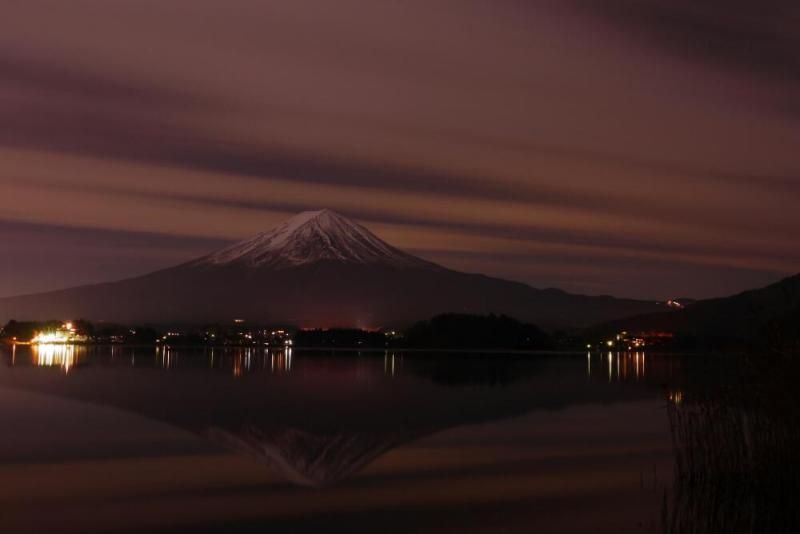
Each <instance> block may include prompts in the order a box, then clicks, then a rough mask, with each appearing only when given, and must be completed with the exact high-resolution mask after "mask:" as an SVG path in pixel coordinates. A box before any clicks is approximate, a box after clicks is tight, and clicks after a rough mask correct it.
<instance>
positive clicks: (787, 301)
mask: <svg viewBox="0 0 800 534" xmlns="http://www.w3.org/2000/svg"><path fill="white" fill-rule="evenodd" d="M798 309H800V274H798V275H794V276H791V277H789V278H785V279H783V280H781V281H780V282H777V283H775V284H772V285H770V286H767V287H764V288H761V289H754V290H750V291H745V292H743V293H739V294H738V295H733V296H731V297H724V298H716V299H709V300H701V301H698V302H696V303H695V304H693V305H691V306H688V307H686V308H685V309H683V310H680V311H675V312H669V313H652V314H645V315H637V316H634V317H629V318H627V319H621V320H615V321H612V322H608V323H605V324H602V325H600V326H598V327H596V328H593V329H592V331H598V332H599V331H602V332H614V331H620V330H629V331H634V332H636V331H653V330H660V331H668V332H674V333H676V334H679V335H684V336H691V337H694V338H698V339H706V340H711V339H726V340H741V341H749V340H754V339H756V338H758V337H760V336H761V335H762V334H763V333H764V331H765V329H767V327H768V326H769V325H773V324H776V322H781V321H785V320H786V319H785V318H786V317H790V316H791V314H793V313H795V314H796V312H797V310H798Z"/></svg>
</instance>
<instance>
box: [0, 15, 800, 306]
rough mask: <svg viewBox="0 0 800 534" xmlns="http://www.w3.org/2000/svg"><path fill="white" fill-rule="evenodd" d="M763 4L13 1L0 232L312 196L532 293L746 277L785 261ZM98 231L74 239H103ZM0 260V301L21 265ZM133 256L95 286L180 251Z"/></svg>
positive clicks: (794, 164) (163, 220)
mask: <svg viewBox="0 0 800 534" xmlns="http://www.w3.org/2000/svg"><path fill="white" fill-rule="evenodd" d="M726 6H727V8H726ZM772 7H774V9H773V10H772V11H769V12H768V13H767V14H763V15H755V14H754V15H753V16H752V17H751V16H748V14H749V13H750V10H751V9H752V6H751V5H750V4H749V3H745V2H733V3H728V4H726V5H725V6H723V5H722V3H721V2H716V1H714V2H707V3H703V4H702V5H698V4H693V3H689V2H674V3H672V2H662V1H658V0H652V1H646V2H628V1H626V0H618V1H614V2H591V1H588V0H587V1H584V0H574V1H570V2H555V1H545V2H541V3H537V4H535V5H530V4H525V3H519V2H496V3H487V2H481V1H477V0H475V1H472V0H470V1H459V2H456V1H455V0H447V1H444V2H441V3H436V4H435V5H432V4H430V3H428V2H422V1H421V0H420V1H412V2H404V3H402V4H394V3H381V2H377V3H376V2H367V1H366V0H343V1H342V2H339V3H337V4H336V7H335V9H334V8H333V7H332V6H331V5H330V4H329V3H326V2H322V1H308V2H289V1H283V0H276V1H272V2H251V1H248V0H241V1H237V2H233V3H229V4H226V6H225V7H221V6H220V5H219V4H218V3H217V2H211V1H206V0H198V1H193V2H188V1H186V2H171V3H168V4H166V3H163V2H155V1H150V0H145V1H135V2H134V1H120V2H115V3H113V4H109V3H107V2H103V1H100V0H76V1H75V2H70V3H69V5H66V4H64V3H63V2H59V1H56V0H43V1H38V2H24V3H23V2H19V3H13V4H9V5H8V6H7V7H6V12H7V15H8V16H6V17H4V19H3V21H0V220H3V221H6V223H5V224H6V225H9V224H10V225H11V226H6V227H5V228H7V230H6V232H8V235H22V234H18V232H19V230H15V229H14V228H17V227H14V226H13V225H14V224H23V225H44V227H48V228H53V229H61V230H54V231H56V232H57V233H58V232H60V233H61V234H62V235H63V236H64V239H62V240H60V241H59V243H60V244H59V245H58V246H59V247H62V248H63V250H64V251H69V250H71V247H73V245H74V243H73V240H74V239H75V236H76V235H77V234H76V233H75V232H81V231H98V230H107V231H110V232H111V234H109V235H119V236H125V235H134V234H135V235H145V236H151V237H148V239H152V240H153V243H156V242H158V243H173V242H174V240H175V239H176V238H177V239H180V238H186V239H187V240H188V241H187V242H192V243H195V244H198V243H207V244H213V243H218V242H223V241H229V240H233V239H237V238H242V237H246V236H248V235H251V234H253V233H256V232H259V231H262V230H265V229H268V228H269V227H271V226H272V225H274V224H276V223H278V222H279V221H280V220H282V219H283V218H285V217H286V216H288V215H289V214H290V213H293V212H295V211H298V210H301V209H307V208H317V207H330V208H333V209H337V210H340V211H342V212H344V213H346V214H348V215H351V216H353V217H356V218H359V219H360V220H362V221H363V222H364V223H365V224H367V225H368V226H370V227H371V228H373V229H374V230H375V231H376V232H378V233H379V234H380V235H381V236H382V237H384V238H386V239H389V240H390V241H392V242H394V243H395V244H397V245H399V246H401V247H404V248H408V249H411V250H413V251H415V252H418V253H420V254H422V255H424V256H426V257H429V258H431V259H435V260H437V261H441V262H443V263H445V264H446V265H450V266H452V267H454V268H463V269H470V270H473V269H476V270H481V271H484V272H487V273H489V274H498V275H503V276H510V277H512V278H515V279H519V280H524V281H526V282H529V283H531V284H533V285H536V286H565V287H566V286H569V287H571V288H574V289H581V290H585V291H589V292H593V293H615V294H621V295H630V296H647V297H663V296H668V295H673V296H674V295H675V294H681V295H686V294H691V295H697V296H706V295H713V294H720V293H724V292H730V291H734V290H737V289H742V288H745V287H748V286H751V285H755V284H757V283H761V282H763V281H764V280H766V279H769V278H770V277H771V278H773V279H774V278H778V277H780V276H782V275H783V274H788V273H790V272H794V271H797V270H798V267H799V266H800V253H798V252H797V250H796V249H797V247H796V242H797V241H798V238H800V235H798V228H800V213H798V212H797V210H795V209H794V204H795V203H796V199H797V198H798V197H800V183H799V182H798V180H800V160H798V159H797V157H796V150H797V148H796V147H797V146H798V142H800V129H799V128H798V116H796V115H792V114H791V113H788V112H787V113H781V112H776V109H778V108H779V107H780V106H779V101H780V102H783V103H786V102H788V100H787V98H788V97H789V96H790V95H791V94H793V91H795V89H796V81H797V80H796V79H794V78H793V75H792V72H791V71H792V66H793V65H794V61H795V60H796V59H797V56H796V52H797V48H796V47H795V45H796V42H797V41H796V37H795V36H794V34H793V33H792V32H790V31H788V30H789V27H790V24H788V21H791V20H793V17H795V16H796V8H794V7H793V5H792V4H789V3H787V2H775V3H774V5H773V6H772ZM640 30H643V31H640ZM647 32H650V33H652V34H653V35H652V39H650V38H649V37H648V36H645V35H643V34H642V33H647ZM648 35H649V34H648ZM578 36H579V37H580V38H578ZM747 36H750V37H751V38H752V42H753V46H752V49H751V50H749V51H747V50H740V48H741V47H740V46H739V45H738V44H736V45H735V46H734V45H731V46H726V45H725V44H726V43H728V44H731V43H732V42H733V41H735V40H736V39H740V38H747ZM717 48H719V49H717ZM795 94H796V93H795ZM15 232H16V234H15ZM165 239H166V240H167V241H164V240H165ZM42 243H44V241H42ZM42 246H45V245H44V244H43V245H42ZM53 246H54V245H53V243H52V242H48V244H47V247H53ZM103 247H106V245H103V246H102V247H101V246H100V245H98V250H97V251H96V252H97V254H96V255H93V254H94V253H93V254H89V253H88V252H81V254H87V255H86V256H85V257H87V258H89V257H92V258H99V257H102V255H103V254H106V256H105V257H108V258H112V257H117V258H119V257H121V255H123V253H122V252H119V251H115V250H111V249H109V248H103ZM56 248H58V247H56ZM200 249H202V246H200V247H192V248H191V249H182V250H185V252H186V258H185V259H190V257H191V254H194V253H195V252H197V251H198V250H200ZM75 250H77V249H75ZM190 253H191V254H190ZM0 254H3V256H2V257H0V260H3V262H2V264H3V265H4V267H3V268H2V270H1V271H0V272H2V274H3V276H4V278H5V279H7V280H9V281H8V282H6V284H5V285H4V286H2V287H0V293H2V294H9V293H13V292H15V291H14V289H13V288H14V284H15V282H14V277H15V276H18V275H15V272H17V271H19V269H18V268H15V267H13V265H14V264H15V263H16V265H20V264H25V262H33V261H35V260H34V255H32V254H31V253H27V252H26V253H24V254H23V253H22V252H17V253H16V254H15V256H14V261H9V260H10V259H11V257H10V255H9V254H10V253H9V252H8V251H6V252H2V253H0ZM148 254H149V255H148V256H147V259H144V257H143V259H142V261H140V262H137V260H136V258H135V257H131V258H128V264H127V265H128V266H129V267H130V268H126V269H119V268H118V267H113V266H111V267H109V268H108V273H107V274H108V276H107V277H104V279H109V278H113V277H114V276H115V275H116V274H118V275H119V276H122V275H126V276H127V275H129V274H130V273H131V272H132V271H135V270H136V269H135V266H136V265H137V264H138V265H139V267H140V270H141V272H144V271H145V270H148V269H150V268H152V266H153V265H154V263H158V262H157V261H156V260H157V257H159V255H160V256H161V257H162V258H163V265H164V266H168V265H169V264H170V263H174V262H175V260H176V257H175V254H170V253H168V252H166V251H165V249H164V248H163V247H161V246H154V247H153V249H152V251H151V252H150V253H148ZM26 255H27V256H26ZM26 258H27V259H26ZM154 258H155V259H154ZM92 261H95V260H92ZM112 263H113V262H112ZM118 264H119V262H118ZM77 265H78V264H75V265H72V266H70V267H69V268H65V269H63V274H62V278H61V279H62V280H63V284H69V283H73V282H74V281H76V280H77V279H78V278H80V277H78V276H76V274H75V272H76V270H79V267H78V266H77ZM644 271H647V272H648V273H649V274H646V273H645V272H644ZM57 279H58V277H55V278H54V277H49V278H46V279H45V278H42V280H43V281H42V283H41V284H39V286H37V284H35V283H34V282H32V281H31V280H30V279H28V281H26V282H24V283H23V282H22V281H20V282H19V286H20V287H23V286H24V287H25V288H26V290H27V289H30V288H35V289H45V288H46V287H48V286H49V285H52V286H57V285H63V284H58V283H57V282H56V281H55V280H57ZM20 280H21V278H20ZM567 282H568V283H567Z"/></svg>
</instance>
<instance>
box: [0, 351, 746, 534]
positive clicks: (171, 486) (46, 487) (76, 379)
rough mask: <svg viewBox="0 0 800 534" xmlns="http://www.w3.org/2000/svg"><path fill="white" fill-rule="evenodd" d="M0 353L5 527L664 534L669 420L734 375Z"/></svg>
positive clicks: (458, 358) (582, 365) (677, 369)
mask: <svg viewBox="0 0 800 534" xmlns="http://www.w3.org/2000/svg"><path fill="white" fill-rule="evenodd" d="M0 351H1V352H0V356H1V357H2V360H1V361H2V365H0V425H1V426H2V428H3V440H2V443H0V481H2V484H0V529H2V531H3V532H42V531H45V530H47V529H52V530H53V531H58V532H127V531H130V532H141V531H143V530H146V531H148V532H150V531H165V532H166V531H182V530H185V531H192V532H198V531H200V532H204V531H209V532H211V531H228V532H230V531H248V530H253V531H264V530H265V528H270V529H277V530H276V531H279V532H280V531H291V532H320V531H342V532H353V531H357V532H358V531H363V532H374V531H380V532H408V531H414V532H463V531H465V530H470V531H500V532H531V531H537V532H598V533H604V532H608V533H625V532H661V531H662V530H664V529H665V524H667V523H668V522H669V521H670V520H669V519H665V517H669V516H671V515H676V514H678V512H681V510H683V508H681V506H682V505H681V504H680V498H677V499H676V494H675V491H674V486H675V481H674V477H675V476H676V473H678V472H679V471H676V465H678V464H677V463H676V455H675V447H674V445H673V440H672V435H673V433H672V429H674V428H675V424H676V419H675V417H674V414H675V413H677V412H676V411H675V410H680V409H681V405H682V404H683V403H686V402H688V397H690V396H697V392H702V391H706V390H709V389H714V388H717V387H719V386H721V385H724V384H726V383H728V382H731V383H733V381H735V380H736V376H737V372H736V371H735V369H734V368H735V366H733V365H730V364H729V363H728V362H730V361H731V357H725V356H717V357H712V356H702V355H685V356H681V355H660V354H645V353H603V354H600V353H592V354H524V355H523V354H483V355H481V354H472V353H464V354H442V353H439V354H429V353H423V352H407V353H402V352H385V353H384V352H361V353H359V352H355V351H353V352H336V353H330V352H315V351H303V350H292V349H289V350H286V351H278V352H275V351H267V350H265V349H260V348H253V349H250V348H215V349H211V348H173V349H169V348H165V347H161V348H134V347H121V346H112V347H66V346H42V347H29V346H17V347H3V348H1V349H0ZM670 414H673V416H671V415H670ZM677 423H678V424H680V421H678V422H677ZM678 497H680V496H678ZM673 502H675V503H678V504H677V505H674V504H672V503H673ZM670 510H671V511H670ZM676 510H677V512H676ZM684 512H685V510H684ZM701 512H702V510H701ZM681 513H682V512H681ZM691 513H698V512H697V511H696V510H695V511H693V512H691ZM665 521H666V522H667V523H665Z"/></svg>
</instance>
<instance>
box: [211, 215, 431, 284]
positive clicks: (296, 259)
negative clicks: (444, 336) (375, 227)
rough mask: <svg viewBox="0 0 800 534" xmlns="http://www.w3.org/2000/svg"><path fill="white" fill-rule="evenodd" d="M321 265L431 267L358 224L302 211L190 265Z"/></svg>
mask: <svg viewBox="0 0 800 534" xmlns="http://www.w3.org/2000/svg"><path fill="white" fill-rule="evenodd" d="M320 261H335V262H342V263H354V264H365V265H376V264H377V265H385V266H391V267H396V268H410V267H416V268H420V267H426V268H432V267H435V266H434V265H433V264H431V263H428V262H426V261H424V260H421V259H419V258H417V257H415V256H412V255H410V254H406V253H405V252H402V251H400V250H398V249H396V248H394V247H392V246H391V245H389V244H387V243H386V242H384V241H382V240H381V239H379V238H378V237H377V236H375V235H374V234H373V233H372V232H370V231H369V230H367V229H366V228H364V227H363V226H361V225H360V224H358V223H356V222H354V221H352V220H350V219H348V218H346V217H344V216H342V215H339V214H338V213H336V212H333V211H331V210H327V209H325V210H319V211H304V212H302V213H300V214H298V215H295V216H294V217H292V218H290V219H288V220H287V221H285V222H284V223H283V224H281V225H280V226H278V227H277V228H275V229H273V230H270V231H268V232H263V233H261V234H258V235H256V236H254V237H252V238H250V239H247V240H245V241H242V242H239V243H236V244H233V245H231V246H229V247H227V248H225V249H222V250H220V251H218V252H215V253H213V254H211V255H209V256H206V257H205V258H202V259H200V260H198V261H197V262H196V263H195V265H231V264H240V265H246V266H248V267H253V268H268V269H285V268H289V267H297V266H301V265H307V264H311V263H316V262H320Z"/></svg>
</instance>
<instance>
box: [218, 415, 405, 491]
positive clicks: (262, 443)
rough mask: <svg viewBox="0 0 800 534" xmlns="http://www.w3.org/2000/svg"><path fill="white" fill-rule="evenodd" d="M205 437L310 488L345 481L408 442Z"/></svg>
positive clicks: (373, 437)
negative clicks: (389, 451) (383, 455)
mask: <svg viewBox="0 0 800 534" xmlns="http://www.w3.org/2000/svg"><path fill="white" fill-rule="evenodd" d="M208 435H209V437H210V438H211V440H212V441H214V442H217V443H221V444H222V445H224V446H225V447H227V448H229V449H231V450H234V451H237V452H241V453H243V454H246V455H248V456H251V457H253V458H254V459H255V460H256V461H258V462H260V463H264V464H266V465H267V466H269V467H270V468H271V469H272V470H273V471H274V472H276V473H279V474H280V475H282V476H283V477H284V478H285V479H286V480H289V481H291V482H293V483H295V484H300V485H303V486H313V487H322V486H328V485H331V484H334V483H336V482H339V481H340V480H344V479H346V478H348V477H350V476H351V475H353V474H355V473H357V472H358V471H360V470H361V469H363V468H364V467H366V466H367V465H368V464H369V463H370V462H372V460H374V459H376V458H377V457H379V456H380V455H382V454H383V453H385V452H386V451H388V450H389V449H391V448H393V447H395V446H396V445H398V444H400V443H402V442H404V441H408V440H409V439H411V438H410V436H408V435H404V434H391V433H389V434H370V433H364V432H360V433H355V434H347V433H339V434H314V433H310V432H306V431H304V430H300V429H295V428H287V429H285V430H282V431H279V432H264V431H263V430H261V429H259V428H256V427H250V428H248V429H246V430H244V431H243V432H241V433H240V434H238V435H237V434H234V433H231V432H228V431H227V430H223V429H221V428H211V429H210V430H209V431H208Z"/></svg>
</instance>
